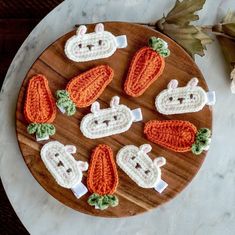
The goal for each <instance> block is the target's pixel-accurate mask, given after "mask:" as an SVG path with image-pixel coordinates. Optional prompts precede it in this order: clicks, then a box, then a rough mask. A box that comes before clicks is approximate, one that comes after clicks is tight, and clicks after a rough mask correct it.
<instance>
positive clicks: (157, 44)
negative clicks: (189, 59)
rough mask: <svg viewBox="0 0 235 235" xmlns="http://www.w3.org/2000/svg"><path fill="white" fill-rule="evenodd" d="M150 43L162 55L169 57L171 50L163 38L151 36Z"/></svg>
mask: <svg viewBox="0 0 235 235" xmlns="http://www.w3.org/2000/svg"><path fill="white" fill-rule="evenodd" d="M148 44H149V46H150V47H151V48H152V49H153V50H155V51H156V52H158V53H159V54H160V55H161V56H162V57H168V56H169V55H170V50H169V49H168V46H167V43H166V42H165V41H164V40H162V39H161V38H156V37H151V38H149V42H148Z"/></svg>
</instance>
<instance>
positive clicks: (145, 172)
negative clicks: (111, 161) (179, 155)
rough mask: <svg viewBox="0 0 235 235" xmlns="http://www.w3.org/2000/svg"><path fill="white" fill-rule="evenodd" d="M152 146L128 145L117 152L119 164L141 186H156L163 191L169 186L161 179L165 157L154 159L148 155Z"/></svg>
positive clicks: (156, 188)
mask: <svg viewBox="0 0 235 235" xmlns="http://www.w3.org/2000/svg"><path fill="white" fill-rule="evenodd" d="M151 149H152V147H151V145H149V144H143V145H141V146H140V147H139V148H138V147H136V146H134V145H126V146H125V147H123V148H122V149H120V150H119V152H118V154H117V158H116V159H117V164H118V166H119V167H120V168H121V169H122V170H123V171H124V172H125V173H126V174H127V175H128V176H129V177H130V178H131V179H132V180H133V181H134V182H135V183H136V184H138V185H139V186H140V187H142V188H154V189H155V190H156V191H157V192H159V193H162V192H163V191H164V189H165V188H166V187H167V186H168V184H167V183H166V182H164V181H163V180H162V179H161V169H160V167H161V166H163V165H165V164H166V159H165V158H164V157H158V158H155V159H154V160H153V161H152V159H151V158H150V157H149V156H148V155H147V153H149V152H150V151H151Z"/></svg>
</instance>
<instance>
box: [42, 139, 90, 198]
mask: <svg viewBox="0 0 235 235" xmlns="http://www.w3.org/2000/svg"><path fill="white" fill-rule="evenodd" d="M73 153H76V147H75V146H73V145H63V144H61V143H60V142H58V141H50V142H48V143H46V144H45V145H44V146H43V147H42V149H41V159H42V161H43V163H44V164H45V166H46V168H47V169H48V171H49V172H50V173H51V175H52V176H53V177H54V179H55V180H56V182H57V183H58V184H59V185H60V186H61V187H64V188H67V189H71V190H72V191H73V193H74V195H75V196H76V197H77V198H80V197H82V196H83V195H84V194H86V193H87V191H88V190H87V188H86V186H85V185H84V184H83V183H82V182H81V180H82V176H83V174H82V172H83V171H86V170H87V169H88V163H87V162H83V161H76V160H75V159H74V157H73V156H72V154H73Z"/></svg>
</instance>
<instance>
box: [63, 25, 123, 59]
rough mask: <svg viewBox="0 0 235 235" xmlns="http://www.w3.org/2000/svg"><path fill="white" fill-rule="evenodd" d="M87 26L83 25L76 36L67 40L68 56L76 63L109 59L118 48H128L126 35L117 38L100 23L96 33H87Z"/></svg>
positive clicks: (66, 52) (66, 49)
mask: <svg viewBox="0 0 235 235" xmlns="http://www.w3.org/2000/svg"><path fill="white" fill-rule="evenodd" d="M86 31H87V28H86V26H85V25H81V26H80V27H79V28H78V29H77V32H76V35H75V36H73V37H71V38H70V39H68V40H67V42H66V44H65V48H64V51H65V54H66V56H67V57H68V58H69V59H70V60H73V61H75V62H84V61H90V60H96V59H101V58H107V57H109V56H111V55H112V54H113V53H114V52H115V51H116V49H117V48H125V47H127V39H126V36H125V35H121V36H118V37H115V36H114V35H113V34H112V33H110V32H108V31H104V25H103V24H101V23H99V24H97V25H96V26H95V32H93V33H87V34H86Z"/></svg>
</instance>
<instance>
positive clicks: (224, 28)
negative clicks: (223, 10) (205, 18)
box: [212, 11, 235, 40]
mask: <svg viewBox="0 0 235 235" xmlns="http://www.w3.org/2000/svg"><path fill="white" fill-rule="evenodd" d="M212 32H213V33H215V34H216V35H220V36H224V37H227V38H230V39H234V40H235V12H232V11H229V12H228V13H227V14H226V16H225V17H224V19H223V21H222V22H221V23H219V24H217V25H215V26H213V27H212Z"/></svg>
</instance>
